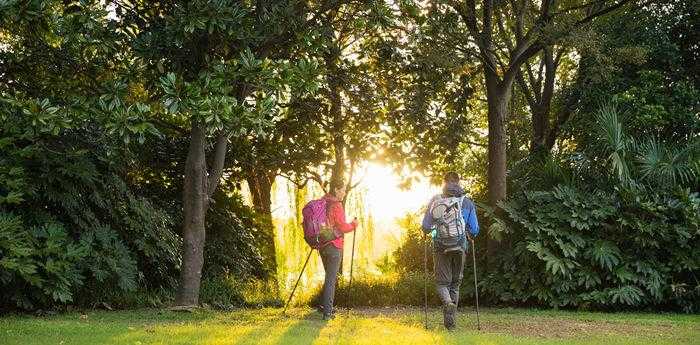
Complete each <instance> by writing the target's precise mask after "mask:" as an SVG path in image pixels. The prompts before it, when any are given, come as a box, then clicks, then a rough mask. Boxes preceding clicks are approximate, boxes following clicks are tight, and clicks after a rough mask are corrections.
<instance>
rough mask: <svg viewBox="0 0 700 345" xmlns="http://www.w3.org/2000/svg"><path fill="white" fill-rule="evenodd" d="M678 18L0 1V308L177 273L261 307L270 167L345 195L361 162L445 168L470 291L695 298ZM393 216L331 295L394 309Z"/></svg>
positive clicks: (221, 295)
mask: <svg viewBox="0 0 700 345" xmlns="http://www.w3.org/2000/svg"><path fill="white" fill-rule="evenodd" d="M633 3H638V5H639V6H629V5H630V4H633ZM697 25H698V13H697V9H696V8H694V7H693V6H692V5H689V4H688V3H687V2H684V1H680V0H663V1H658V2H649V3H640V2H638V1H633V0H619V1H612V0H604V1H593V2H586V1H579V0H576V1H572V2H567V3H560V2H547V1H545V2H542V6H536V5H535V2H526V1H523V2H494V1H484V2H479V3H476V2H458V1H439V0H435V1H427V2H425V1H411V0H404V1H400V2H387V1H381V0H373V1H361V2H357V1H294V0H285V1H254V2H251V1H245V2H240V1H232V0H221V1H206V0H198V1H120V0H115V1H106V2H96V1H56V0H48V1H0V290H2V291H3V294H2V296H0V307H1V308H3V309H5V308H8V309H9V308H20V309H27V310H30V309H37V308H52V307H56V306H64V305H69V304H80V305H95V304H99V303H103V302H104V303H111V304H112V305H118V306H137V305H142V304H150V305H159V304H162V303H166V302H170V301H171V300H172V299H173V298H176V300H177V301H176V303H179V304H181V305H187V306H191V305H196V304H197V303H198V301H199V292H200V281H201V292H202V301H203V302H204V303H207V304H210V305H214V306H216V307H221V308H231V307H234V306H241V305H246V304H249V302H248V301H249V300H250V298H249V296H246V295H247V294H248V295H250V294H254V293H253V292H252V291H253V290H256V289H258V290H261V291H266V292H271V293H270V296H267V297H265V298H260V297H261V296H257V297H255V298H254V299H257V300H265V302H260V303H259V304H265V305H274V304H275V303H277V302H278V301H277V299H276V298H277V297H278V296H277V295H278V291H277V289H278V287H277V286H273V285H275V281H274V274H275V272H276V263H277V262H278V260H277V259H276V255H277V254H278V252H279V251H278V250H277V249H276V248H275V245H274V243H275V241H274V238H275V236H274V234H273V224H272V210H271V203H272V199H273V198H272V190H273V189H272V184H273V182H274V180H275V178H276V177H277V176H280V175H282V176H284V177H286V178H287V179H288V180H290V181H292V182H293V183H295V184H296V185H297V186H299V187H300V188H303V187H304V186H306V185H307V183H309V182H310V181H312V182H310V183H318V184H319V185H320V186H321V189H324V190H327V189H328V183H329V182H331V183H332V184H338V183H340V182H344V183H346V184H347V187H348V188H349V189H352V188H353V187H355V186H356V183H357V181H358V175H359V174H356V171H357V170H359V169H358V167H359V166H361V165H362V163H363V162H365V161H367V160H370V159H372V160H375V159H376V160H382V161H383V162H385V163H389V164H392V165H394V166H395V167H396V168H397V170H400V171H403V172H404V173H405V174H407V175H410V174H409V173H406V172H407V171H413V170H417V171H420V172H424V173H427V174H428V175H430V177H431V178H432V180H434V181H437V180H439V179H440V176H441V173H443V172H444V171H446V170H456V171H458V172H460V173H461V175H462V176H463V177H464V180H465V182H466V187H468V188H469V194H470V195H471V196H472V197H473V198H474V199H476V201H477V203H478V204H479V208H480V210H479V211H480V216H481V219H482V224H483V226H482V229H483V231H482V236H480V238H479V239H478V240H477V247H478V248H479V250H478V251H477V255H479V261H478V263H479V265H480V267H483V268H484V269H483V270H482V271H480V272H483V273H479V277H480V278H482V283H481V284H482V288H483V291H484V293H485V294H486V296H487V297H488V299H490V301H492V302H495V303H514V304H537V305H547V306H553V307H579V308H610V309H623V308H667V309H674V310H684V311H690V312H695V311H698V310H699V309H700V302H699V299H700V283H699V282H698V276H700V261H699V260H700V252H699V251H700V243H699V241H700V229H699V227H700V219H699V218H700V197H699V196H698V191H700V182H699V177H700V141H699V139H698V138H699V137H698V134H699V133H700V119H699V117H698V113H699V99H700V85H698V76H697V66H699V65H700V62H699V61H698V57H700V54H698V45H697V42H696V41H697V34H696V33H697V32H698V30H697ZM407 177H409V179H407V183H406V186H409V187H410V177H411V176H407ZM506 178H507V180H506ZM343 179H345V181H343ZM244 181H245V182H247V183H248V189H249V190H250V191H251V196H252V198H251V199H252V203H253V208H252V209H251V208H250V207H248V206H246V205H245V203H244V201H243V199H244V197H243V196H242V195H241V190H243V188H241V185H240V184H241V183H242V182H244ZM506 185H507V188H506ZM297 191H298V190H297ZM487 195H490V196H491V197H490V200H489V202H488V204H489V205H488V206H487V205H486V204H487V203H486V199H487ZM297 197H299V196H298V195H297ZM499 201H502V202H499ZM416 220H417V215H409V216H407V217H406V218H404V219H402V220H401V222H400V224H399V225H400V227H401V228H403V229H404V236H403V238H402V244H401V245H400V246H399V248H398V249H396V251H395V252H394V253H393V255H392V256H391V257H389V256H386V257H385V258H384V260H383V262H382V263H380V264H379V265H377V266H378V267H379V268H380V269H381V271H382V272H383V273H385V274H387V276H386V277H384V278H382V279H378V280H372V279H367V280H358V282H357V285H356V287H353V290H352V291H347V290H345V285H341V288H340V290H339V296H340V297H339V298H338V301H339V302H340V303H345V302H348V303H349V304H356V303H357V301H358V300H360V299H361V298H360V296H367V295H370V298H366V303H369V304H370V305H389V304H405V303H408V304H412V303H420V292H421V291H422V289H421V287H422V286H423V285H422V284H423V282H424V281H423V278H424V276H423V274H422V273H420V272H421V271H422V267H423V250H424V246H423V244H424V243H423V236H422V234H421V232H420V230H419V226H418V224H417V223H416ZM283 221H288V222H289V221H293V220H290V219H287V220H283ZM295 226H297V227H298V224H295ZM486 237H488V239H489V240H488V241H486ZM301 240H302V239H301V238H296V239H295V241H301ZM497 241H498V242H497ZM368 243H369V242H368ZM280 256H281V258H282V259H284V255H280ZM428 267H432V257H429V262H428ZM467 267H469V268H471V267H470V266H469V265H467ZM471 274H472V273H471V270H470V269H467V270H466V271H465V281H470V279H472V278H473V276H472V275H471ZM178 276H179V278H180V279H179V281H178V279H177V278H178ZM202 279H203V281H202ZM270 279H271V282H270V281H268V280H270ZM261 281H262V282H261ZM178 283H179V289H178V293H177V294H175V293H174V291H175V288H176V287H177V286H178ZM470 285H471V284H464V287H465V288H464V290H463V294H464V295H465V297H468V296H471V295H470V294H471V293H472V287H471V286H470ZM355 289H357V290H355ZM246 291H247V292H246ZM348 293H349V294H353V295H352V296H350V299H349V300H348V299H347V298H346V297H348V296H347V295H346V296H345V297H342V296H343V294H348ZM380 296H384V297H381V298H380ZM268 297H269V298H268ZM266 298H267V299H266ZM431 298H433V297H431Z"/></svg>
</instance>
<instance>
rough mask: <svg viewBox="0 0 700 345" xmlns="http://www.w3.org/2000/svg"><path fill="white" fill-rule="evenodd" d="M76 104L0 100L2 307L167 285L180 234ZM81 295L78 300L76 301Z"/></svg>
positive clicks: (90, 298)
mask: <svg viewBox="0 0 700 345" xmlns="http://www.w3.org/2000/svg"><path fill="white" fill-rule="evenodd" d="M76 109H77V108H73V107H59V106H52V105H51V104H50V103H49V102H48V101H46V100H23V99H22V98H20V97H14V98H3V99H1V100H0V118H1V119H2V120H3V121H2V125H0V167H2V168H0V216H2V220H3V224H4V225H3V226H2V228H1V229H0V231H2V235H0V236H2V237H3V238H4V239H5V240H4V241H3V243H2V244H1V245H0V248H1V249H0V251H1V252H0V258H2V259H0V260H2V265H1V266H0V276H2V279H1V280H0V285H1V286H0V287H1V288H2V290H3V294H2V297H0V305H3V306H14V307H20V308H24V309H31V308H37V307H48V306H53V305H56V304H65V303H88V302H94V301H95V300H99V299H102V298H103V297H102V296H103V294H104V292H105V291H112V290H119V291H133V290H135V289H136V288H137V286H139V287H143V288H155V287H162V286H170V285H172V282H173V277H174V274H175V273H176V272H177V271H176V270H177V266H178V263H179V246H180V239H179V237H178V236H177V235H176V234H175V233H173V231H172V225H173V223H172V221H171V218H170V217H169V216H168V214H167V213H165V212H164V211H162V210H161V209H158V208H156V207H154V206H153V205H152V203H151V202H150V201H149V200H148V199H146V198H144V197H141V196H138V195H136V194H135V193H134V192H132V190H131V188H130V187H129V185H127V183H126V182H125V181H124V179H123V178H122V176H123V173H124V171H125V168H126V167H128V165H127V161H126V158H128V156H127V155H125V154H124V151H123V150H121V149H120V148H119V145H118V142H119V141H117V142H115V141H114V140H112V139H111V138H109V137H105V136H103V134H104V131H103V130H100V127H99V123H97V122H95V121H91V120H90V119H88V118H85V119H79V118H71V117H69V116H68V115H67V113H68V112H70V111H77V110H76ZM78 297H79V298H78Z"/></svg>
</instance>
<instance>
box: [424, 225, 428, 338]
mask: <svg viewBox="0 0 700 345" xmlns="http://www.w3.org/2000/svg"><path fill="white" fill-rule="evenodd" d="M423 315H424V318H425V329H428V241H427V239H426V236H425V232H423Z"/></svg>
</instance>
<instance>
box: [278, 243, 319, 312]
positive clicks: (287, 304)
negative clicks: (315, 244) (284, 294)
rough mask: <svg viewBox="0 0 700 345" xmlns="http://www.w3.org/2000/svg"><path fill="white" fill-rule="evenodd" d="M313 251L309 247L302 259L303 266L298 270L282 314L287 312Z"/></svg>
mask: <svg viewBox="0 0 700 345" xmlns="http://www.w3.org/2000/svg"><path fill="white" fill-rule="evenodd" d="M313 252H314V249H313V248H311V250H310V251H309V255H307V256H306V261H304V267H302V268H301V272H299V278H297V282H296V283H294V288H293V289H292V293H291V294H289V298H288V299H287V303H285V304H284V309H283V310H282V315H285V313H286V312H287V307H289V302H291V301H292V297H294V292H295V291H297V286H298V285H299V281H300V280H301V276H302V274H304V270H305V269H306V265H307V264H308V263H309V259H311V253H313Z"/></svg>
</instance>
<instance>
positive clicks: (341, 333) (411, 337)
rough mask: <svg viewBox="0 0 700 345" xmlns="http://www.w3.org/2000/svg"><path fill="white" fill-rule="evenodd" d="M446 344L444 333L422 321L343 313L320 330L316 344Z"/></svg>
mask: <svg viewBox="0 0 700 345" xmlns="http://www.w3.org/2000/svg"><path fill="white" fill-rule="evenodd" d="M378 343H381V344H383V345H391V344H443V343H444V339H443V336H442V334H440V333H435V332H430V331H427V330H425V329H424V328H423V326H422V325H420V324H404V323H400V322H397V321H396V320H393V319H389V318H386V317H375V318H371V319H368V318H358V317H356V316H350V317H344V316H340V317H338V318H336V319H335V320H332V321H331V322H329V323H328V325H327V326H326V327H325V328H324V329H323V330H322V331H321V333H320V334H319V336H318V338H317V339H316V341H315V342H313V344H314V345H325V344H356V345H364V344H378Z"/></svg>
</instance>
